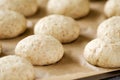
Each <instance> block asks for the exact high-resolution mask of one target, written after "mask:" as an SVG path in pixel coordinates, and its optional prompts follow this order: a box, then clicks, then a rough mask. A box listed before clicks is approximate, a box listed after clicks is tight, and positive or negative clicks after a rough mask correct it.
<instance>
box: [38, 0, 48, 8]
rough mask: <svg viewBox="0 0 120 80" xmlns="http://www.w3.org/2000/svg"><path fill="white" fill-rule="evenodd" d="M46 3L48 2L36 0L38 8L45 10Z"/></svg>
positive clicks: (46, 0)
mask: <svg viewBox="0 0 120 80" xmlns="http://www.w3.org/2000/svg"><path fill="white" fill-rule="evenodd" d="M48 1H49V0H37V3H38V6H39V7H40V8H46V6H47V3H48Z"/></svg>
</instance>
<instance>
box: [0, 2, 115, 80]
mask: <svg viewBox="0 0 120 80" xmlns="http://www.w3.org/2000/svg"><path fill="white" fill-rule="evenodd" d="M104 3H105V1H92V2H91V11H90V13H89V15H87V16H86V17H83V18H80V19H77V22H78V23H79V25H80V27H81V35H80V36H79V38H78V39H77V40H76V41H74V42H72V43H69V44H63V45H64V48H65V55H64V57H63V58H62V60H60V61H59V62H58V63H56V64H53V65H49V66H35V71H36V80H71V79H77V78H83V77H87V76H92V75H96V74H101V73H105V72H110V71H114V70H116V69H104V68H99V67H96V66H93V65H90V64H89V63H87V62H86V61H85V60H84V58H83V50H84V47H85V45H86V44H87V43H88V42H89V41H90V40H92V39H93V38H95V37H96V29H97V27H98V25H99V24H100V23H101V22H102V21H103V20H104V19H106V17H105V16H104V13H103V8H104ZM45 15H46V13H45V10H43V9H41V10H39V11H38V12H37V13H36V15H34V16H32V17H28V18H27V19H28V29H27V30H26V32H25V33H23V34H22V35H20V36H19V37H16V38H13V39H7V40H0V42H1V43H2V46H3V51H2V52H3V53H2V54H3V56H4V55H10V54H14V48H15V46H16V44H17V43H18V42H19V41H20V40H21V39H23V38H25V37H26V36H28V35H32V34H33V28H34V24H35V23H36V22H37V21H38V20H39V19H40V18H42V17H44V16H45Z"/></svg>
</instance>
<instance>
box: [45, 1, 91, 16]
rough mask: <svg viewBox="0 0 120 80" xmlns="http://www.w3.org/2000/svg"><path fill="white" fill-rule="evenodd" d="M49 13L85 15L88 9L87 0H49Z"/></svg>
mask: <svg viewBox="0 0 120 80" xmlns="http://www.w3.org/2000/svg"><path fill="white" fill-rule="evenodd" d="M47 11H48V13H49V14H61V15H66V16H70V17H72V18H80V17H83V16H86V15H87V14H88V13H89V11H90V4H89V0H59V1H58V0H49V2H48V6H47Z"/></svg>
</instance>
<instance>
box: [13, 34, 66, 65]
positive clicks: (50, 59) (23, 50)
mask: <svg viewBox="0 0 120 80" xmlns="http://www.w3.org/2000/svg"><path fill="white" fill-rule="evenodd" d="M15 53H16V55H19V56H21V57H25V58H26V59H28V60H29V61H30V62H31V63H32V64H33V65H48V64H53V63H56V62H57V61H59V60H60V59H61V58H62V57H63V54H64V49H63V46H62V44H61V43H60V42H59V41H58V40H57V39H55V38H54V37H52V36H47V35H32V36H29V37H27V38H25V39H23V40H22V41H20V42H19V43H18V44H17V46H16V49H15Z"/></svg>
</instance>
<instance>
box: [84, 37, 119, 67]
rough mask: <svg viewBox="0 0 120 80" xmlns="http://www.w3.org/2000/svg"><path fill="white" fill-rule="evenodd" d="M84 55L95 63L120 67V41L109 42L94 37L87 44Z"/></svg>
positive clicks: (102, 65) (90, 61)
mask: <svg viewBox="0 0 120 80" xmlns="http://www.w3.org/2000/svg"><path fill="white" fill-rule="evenodd" d="M84 57H85V59H86V60H87V61H88V62H89V63H91V64H93V65H97V66H101V67H108V68H117V67H120V58H119V57H120V42H119V43H118V42H117V43H109V44H108V43H106V42H104V41H102V40H101V39H94V40H92V41H91V42H89V43H88V44H87V45H86V47H85V50H84Z"/></svg>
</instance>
